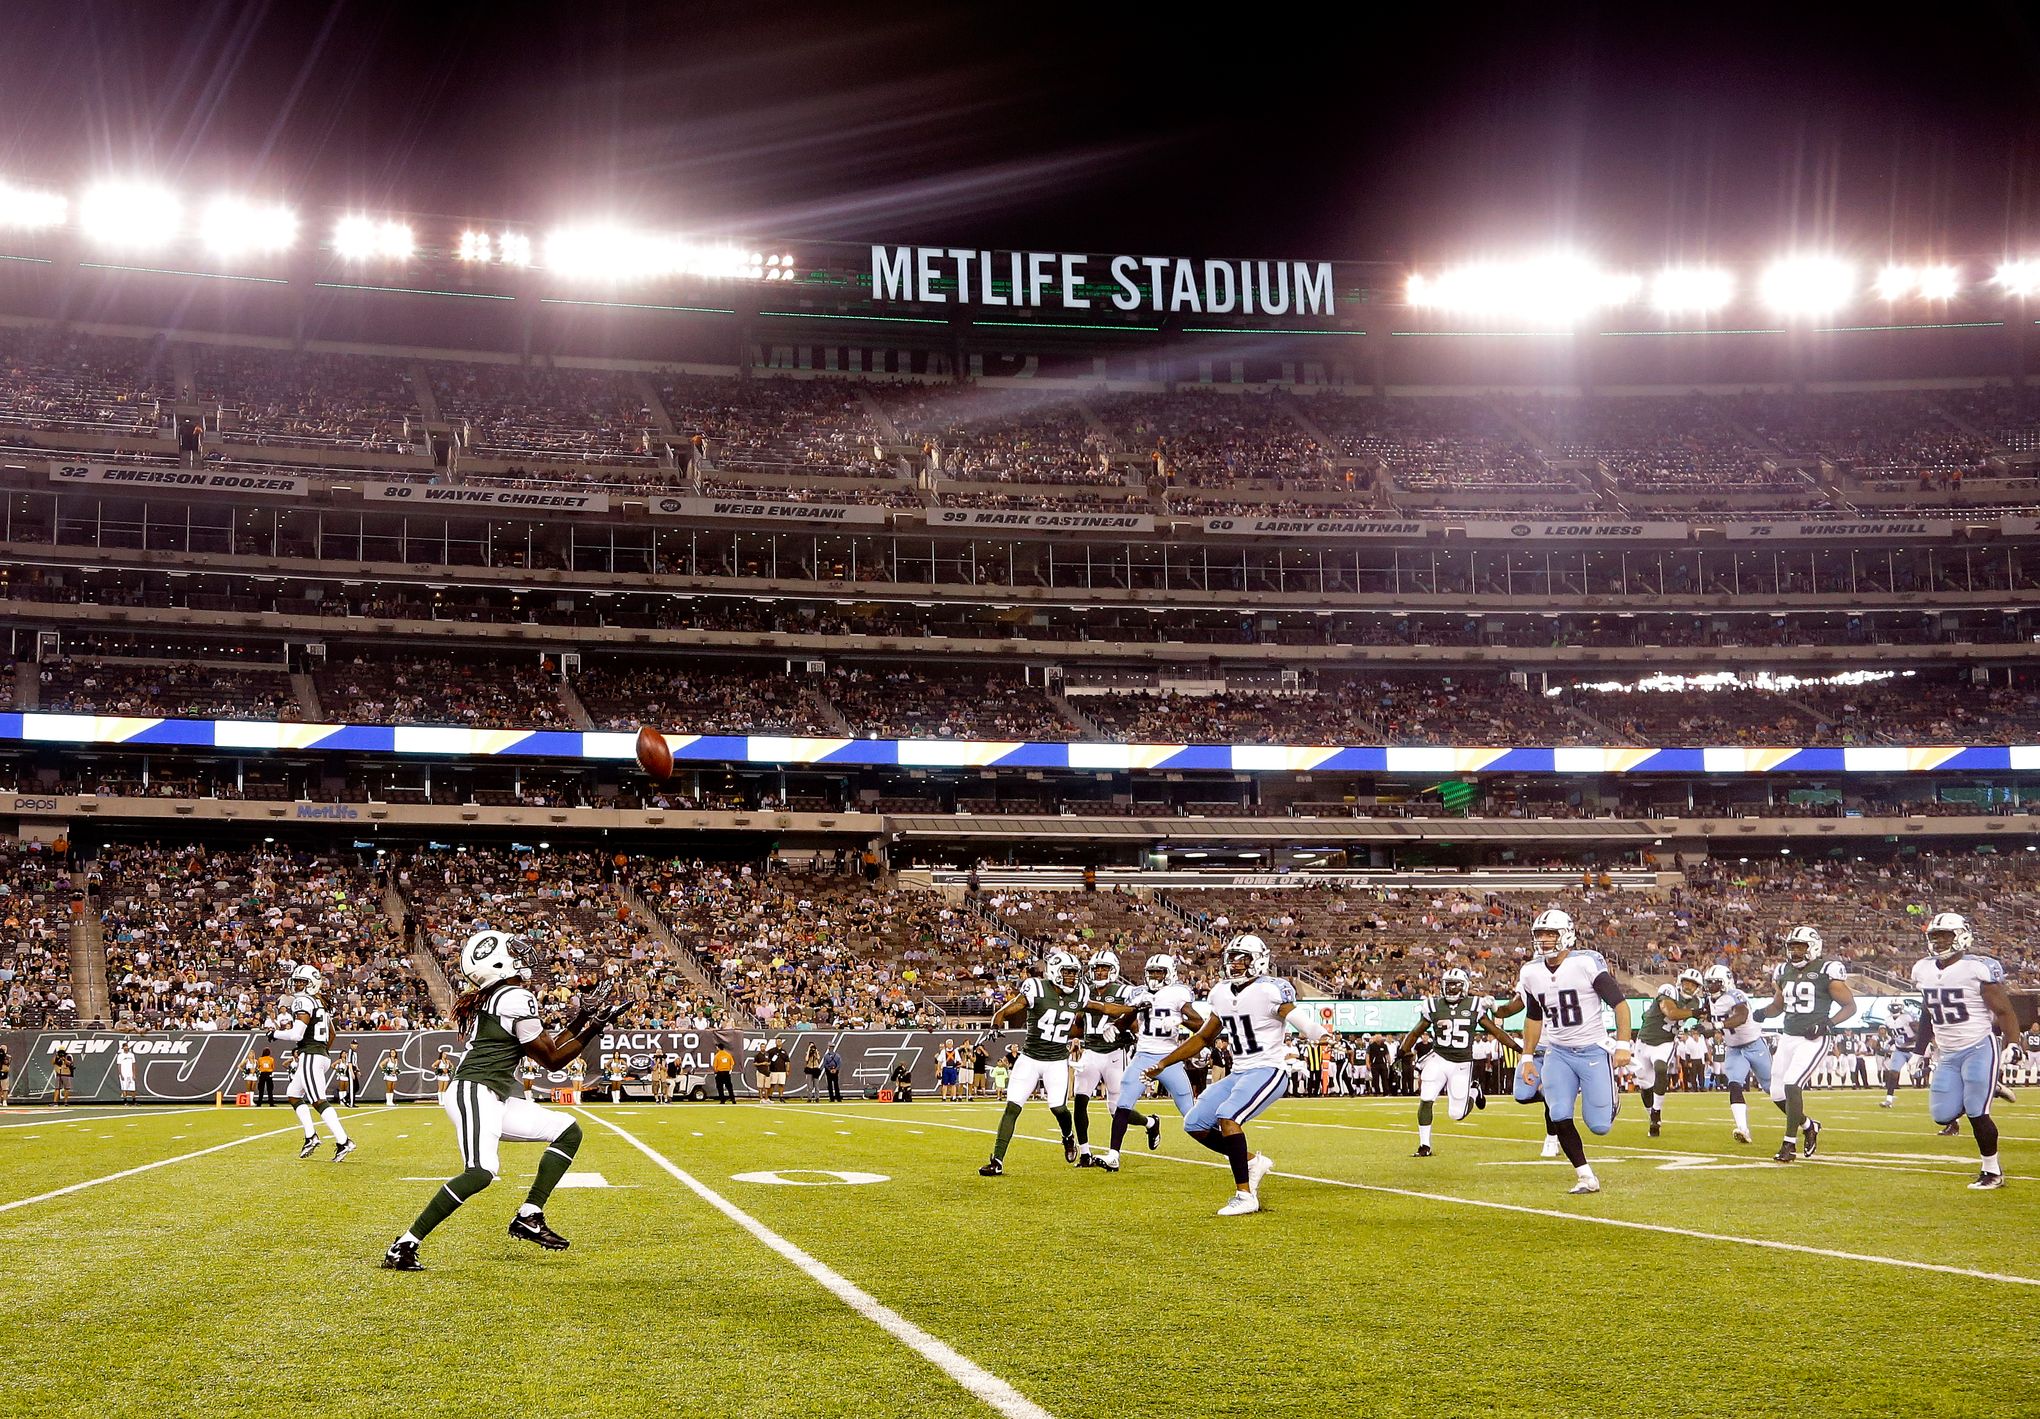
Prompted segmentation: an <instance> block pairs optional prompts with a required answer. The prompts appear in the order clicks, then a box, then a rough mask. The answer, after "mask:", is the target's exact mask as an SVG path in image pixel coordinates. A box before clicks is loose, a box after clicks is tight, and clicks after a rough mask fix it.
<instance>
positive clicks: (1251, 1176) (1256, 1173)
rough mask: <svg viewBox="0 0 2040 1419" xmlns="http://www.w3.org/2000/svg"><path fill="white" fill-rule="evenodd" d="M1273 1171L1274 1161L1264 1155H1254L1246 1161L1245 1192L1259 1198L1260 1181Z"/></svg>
mask: <svg viewBox="0 0 2040 1419" xmlns="http://www.w3.org/2000/svg"><path fill="white" fill-rule="evenodd" d="M1274 1171H1275V1160H1274V1159H1273V1158H1271V1157H1269V1156H1268V1155H1267V1154H1266V1153H1256V1154H1255V1155H1254V1156H1253V1157H1251V1158H1249V1159H1247V1191H1248V1192H1251V1193H1252V1194H1254V1196H1256V1197H1259V1196H1260V1195H1261V1179H1262V1178H1265V1177H1267V1176H1268V1174H1270V1173H1272V1172H1274Z"/></svg>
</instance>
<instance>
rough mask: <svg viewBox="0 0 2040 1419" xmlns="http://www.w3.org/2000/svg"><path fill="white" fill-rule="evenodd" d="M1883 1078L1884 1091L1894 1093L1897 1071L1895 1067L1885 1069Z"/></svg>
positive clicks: (1896, 1089)
mask: <svg viewBox="0 0 2040 1419" xmlns="http://www.w3.org/2000/svg"><path fill="white" fill-rule="evenodd" d="M1883 1079H1884V1092H1885V1093H1887V1094H1896V1093H1897V1092H1898V1071H1897V1070H1896V1069H1887V1070H1885V1071H1884V1074H1883Z"/></svg>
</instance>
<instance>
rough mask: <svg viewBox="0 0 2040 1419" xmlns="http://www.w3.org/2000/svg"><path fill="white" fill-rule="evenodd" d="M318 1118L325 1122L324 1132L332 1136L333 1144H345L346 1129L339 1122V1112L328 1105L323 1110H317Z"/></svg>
mask: <svg viewBox="0 0 2040 1419" xmlns="http://www.w3.org/2000/svg"><path fill="white" fill-rule="evenodd" d="M319 1117H320V1118H322V1119H324V1120H325V1123H326V1132H328V1133H330V1134H332V1135H333V1141H334V1142H335V1143H345V1142H346V1141H347V1128H346V1126H345V1125H344V1124H342V1123H341V1122H340V1110H338V1109H336V1108H334V1107H333V1106H332V1105H331V1104H328V1105H326V1107H325V1108H323V1109H321V1110H319Z"/></svg>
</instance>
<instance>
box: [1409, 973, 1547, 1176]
mask: <svg viewBox="0 0 2040 1419" xmlns="http://www.w3.org/2000/svg"><path fill="white" fill-rule="evenodd" d="M1469 984H1470V982H1469V981H1468V979H1467V975H1466V972H1465V971H1463V970H1461V969H1460V968H1459V967H1458V966H1453V967H1451V968H1449V969H1448V970H1447V971H1446V972H1445V974H1444V975H1443V976H1442V977H1440V979H1439V981H1438V993H1437V994H1436V995H1432V996H1426V997H1425V998H1424V1001H1423V1003H1422V1004H1421V1005H1420V1006H1419V1007H1418V1010H1417V1023H1416V1024H1414V1025H1412V1026H1410V1029H1409V1033H1408V1034H1406V1035H1404V1036H1403V1037H1402V1042H1401V1043H1400V1044H1398V1045H1397V1046H1396V1054H1397V1057H1398V1058H1407V1057H1408V1055H1409V1051H1410V1050H1411V1048H1412V1047H1413V1046H1415V1044H1416V1042H1417V1036H1419V1035H1423V1034H1428V1035H1429V1036H1430V1037H1431V1052H1430V1053H1429V1054H1427V1055H1425V1056H1424V1063H1423V1067H1422V1073H1421V1074H1420V1075H1419V1078H1418V1084H1417V1153H1416V1156H1417V1157H1419V1158H1428V1157H1430V1156H1431V1119H1432V1117H1433V1116H1434V1114H1435V1112H1436V1109H1437V1103H1438V1095H1439V1094H1441V1093H1442V1094H1444V1095H1445V1105H1446V1108H1447V1110H1448V1111H1449V1112H1450V1113H1451V1115H1452V1121H1453V1122H1454V1123H1457V1122H1459V1121H1460V1120H1461V1119H1463V1118H1465V1117H1466V1116H1467V1114H1468V1113H1470V1112H1472V1111H1473V1110H1474V1109H1484V1108H1486V1107H1487V1097H1486V1096H1485V1095H1484V1094H1482V1093H1481V1091H1480V1089H1479V1088H1478V1087H1477V1086H1476V1085H1475V1084H1474V1082H1473V1037H1474V1035H1475V1034H1476V1033H1478V1032H1480V1031H1483V1030H1485V1031H1486V1032H1487V1033H1488V1034H1490V1035H1492V1036H1494V1037H1495V1038H1496V1039H1497V1040H1500V1041H1501V1042H1502V1043H1503V1044H1504V1045H1507V1046H1508V1047H1509V1048H1510V1049H1514V1050H1520V1049H1521V1048H1522V1046H1521V1045H1519V1044H1517V1042H1516V1041H1515V1040H1514V1039H1512V1038H1510V1036H1509V1034H1508V1032H1507V1031H1505V1030H1503V1029H1502V1027H1501V1026H1500V1025H1499V1024H1498V1023H1497V1022H1496V1021H1495V1018H1494V1016H1493V1015H1492V1014H1490V1013H1489V1010H1488V1002H1487V1001H1486V1000H1485V999H1483V998H1482V997H1480V996H1478V995H1474V994H1471V993H1470V992H1469V991H1468V988H1467V987H1468V985H1469Z"/></svg>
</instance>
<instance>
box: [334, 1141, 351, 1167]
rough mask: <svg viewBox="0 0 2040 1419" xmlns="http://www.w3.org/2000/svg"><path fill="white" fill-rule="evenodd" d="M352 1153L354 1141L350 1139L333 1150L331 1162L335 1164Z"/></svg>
mask: <svg viewBox="0 0 2040 1419" xmlns="http://www.w3.org/2000/svg"><path fill="white" fill-rule="evenodd" d="M353 1151H354V1140H353V1139H351V1138H350V1139H348V1140H347V1141H346V1142H345V1143H343V1144H341V1145H340V1146H339V1147H338V1148H335V1149H334V1150H333V1161H334V1162H336V1163H337V1162H339V1161H340V1160H341V1159H342V1158H345V1157H346V1156H347V1155H348V1154H349V1153H352V1152H353Z"/></svg>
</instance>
